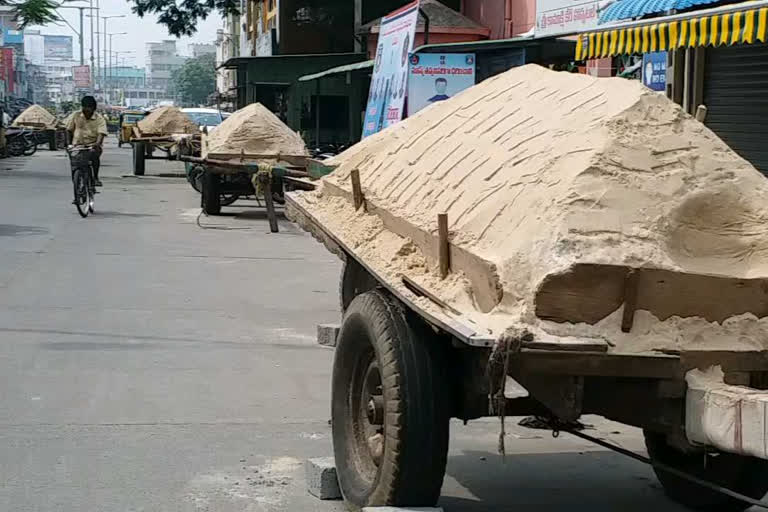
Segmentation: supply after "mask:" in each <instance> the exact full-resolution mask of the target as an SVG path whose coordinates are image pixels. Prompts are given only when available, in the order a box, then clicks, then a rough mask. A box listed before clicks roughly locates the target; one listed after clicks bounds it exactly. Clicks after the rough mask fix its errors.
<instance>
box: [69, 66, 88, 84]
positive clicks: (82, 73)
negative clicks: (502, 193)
mask: <svg viewBox="0 0 768 512" xmlns="http://www.w3.org/2000/svg"><path fill="white" fill-rule="evenodd" d="M72 76H73V77H74V80H75V87H77V88H78V89H88V88H90V87H91V67H90V66H73V67H72Z"/></svg>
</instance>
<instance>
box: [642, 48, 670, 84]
mask: <svg viewBox="0 0 768 512" xmlns="http://www.w3.org/2000/svg"><path fill="white" fill-rule="evenodd" d="M642 77H643V83H644V84H645V86H646V87H648V88H650V89H653V90H654V91H666V89H667V52H652V53H644V54H643V69H642Z"/></svg>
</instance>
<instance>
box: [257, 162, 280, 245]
mask: <svg viewBox="0 0 768 512" xmlns="http://www.w3.org/2000/svg"><path fill="white" fill-rule="evenodd" d="M259 180H261V189H262V190H263V191H264V202H265V203H266V205H267V219H269V230H270V231H271V232H272V233H277V232H278V227H277V215H276V214H275V203H274V202H273V200H272V176H271V175H270V174H267V173H262V174H260V175H259Z"/></svg>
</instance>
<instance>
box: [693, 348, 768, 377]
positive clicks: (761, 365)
mask: <svg viewBox="0 0 768 512" xmlns="http://www.w3.org/2000/svg"><path fill="white" fill-rule="evenodd" d="M680 362H681V365H682V366H683V367H684V368H685V369H686V370H690V369H693V368H699V369H701V370H706V369H707V368H709V367H710V366H717V365H719V366H721V367H722V368H723V371H724V372H768V351H743V352H742V351H735V350H695V351H694V350H688V351H683V352H681V353H680Z"/></svg>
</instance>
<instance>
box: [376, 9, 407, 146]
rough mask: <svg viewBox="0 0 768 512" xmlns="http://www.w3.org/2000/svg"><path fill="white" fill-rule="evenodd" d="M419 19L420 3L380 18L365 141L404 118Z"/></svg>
mask: <svg viewBox="0 0 768 512" xmlns="http://www.w3.org/2000/svg"><path fill="white" fill-rule="evenodd" d="M418 19H419V2H418V0H417V1H415V2H411V3H409V4H407V5H405V6H403V7H402V8H400V9H398V10H397V11H395V12H393V13H391V14H389V15H387V16H384V17H383V18H382V19H381V25H380V27H379V41H378V46H377V48H376V59H375V61H374V66H373V75H372V77H371V89H370V91H369V92H368V104H367V105H366V109H365V120H364V122H363V138H365V137H367V136H369V135H371V134H374V133H376V132H379V131H381V130H383V129H384V128H386V127H388V126H390V125H393V124H395V123H397V122H398V121H400V119H402V117H403V107H404V105H405V93H406V88H407V85H408V84H407V79H408V55H409V54H410V53H411V50H413V41H414V39H415V37H416V24H417V22H418Z"/></svg>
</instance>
